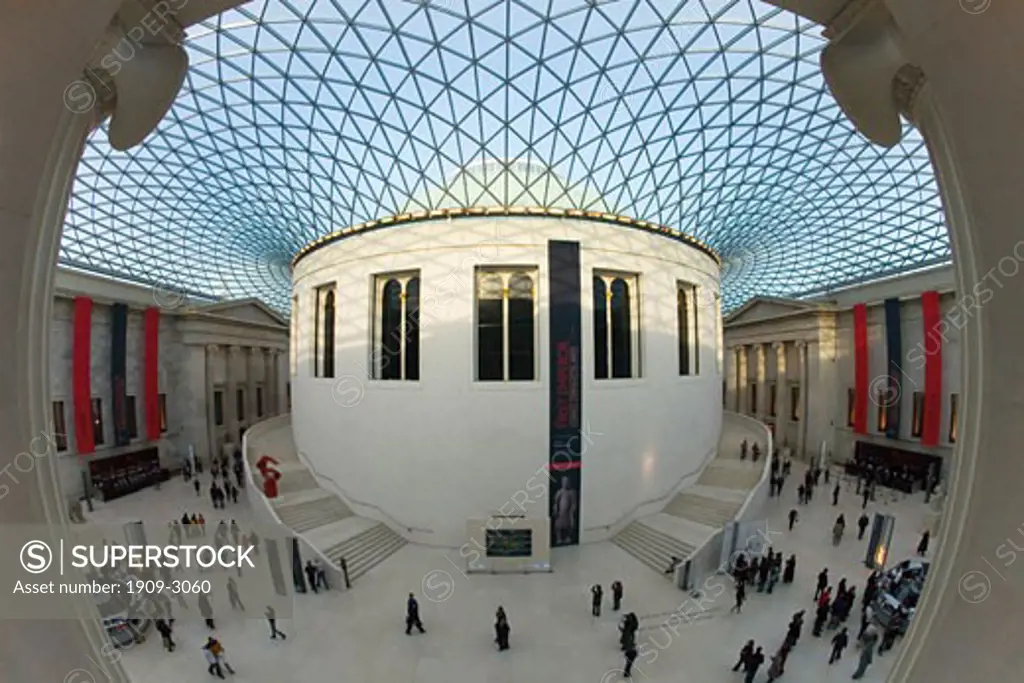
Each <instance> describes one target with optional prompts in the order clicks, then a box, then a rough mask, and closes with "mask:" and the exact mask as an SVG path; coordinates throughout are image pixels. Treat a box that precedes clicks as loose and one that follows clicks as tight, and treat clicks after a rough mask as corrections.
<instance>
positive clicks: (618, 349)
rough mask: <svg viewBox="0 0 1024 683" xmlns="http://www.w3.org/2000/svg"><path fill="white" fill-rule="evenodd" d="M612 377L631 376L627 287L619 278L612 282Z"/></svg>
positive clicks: (629, 318)
mask: <svg viewBox="0 0 1024 683" xmlns="http://www.w3.org/2000/svg"><path fill="white" fill-rule="evenodd" d="M611 303H612V305H611V309H612V314H611V319H612V335H611V336H612V377H632V376H633V367H632V366H633V349H632V346H633V339H632V335H633V333H632V330H631V325H630V323H631V315H630V300H629V285H628V284H627V283H626V281H625V280H623V279H622V278H620V277H617V278H615V279H614V280H612V298H611Z"/></svg>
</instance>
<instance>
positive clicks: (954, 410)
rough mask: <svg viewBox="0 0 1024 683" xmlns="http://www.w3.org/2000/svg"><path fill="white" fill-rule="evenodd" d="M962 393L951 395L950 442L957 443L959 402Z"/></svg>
mask: <svg viewBox="0 0 1024 683" xmlns="http://www.w3.org/2000/svg"><path fill="white" fill-rule="evenodd" d="M959 403H960V395H959V394H950V395H949V442H950V443H956V437H957V430H958V427H957V423H958V422H959V421H960V414H959V413H960V411H959V405H958V404H959Z"/></svg>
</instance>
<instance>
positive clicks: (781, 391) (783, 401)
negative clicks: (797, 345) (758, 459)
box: [772, 342, 789, 450]
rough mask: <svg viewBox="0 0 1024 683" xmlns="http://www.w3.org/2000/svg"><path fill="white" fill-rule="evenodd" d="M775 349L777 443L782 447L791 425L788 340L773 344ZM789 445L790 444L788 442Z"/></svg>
mask: <svg viewBox="0 0 1024 683" xmlns="http://www.w3.org/2000/svg"><path fill="white" fill-rule="evenodd" d="M772 349H774V350H775V442H776V443H775V445H776V446H778V447H779V449H780V450H781V449H782V446H783V444H784V442H785V441H786V430H787V429H788V427H789V382H788V379H787V377H786V342H775V343H774V344H772ZM787 445H788V444H787Z"/></svg>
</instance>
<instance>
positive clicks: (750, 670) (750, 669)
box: [743, 648, 764, 683]
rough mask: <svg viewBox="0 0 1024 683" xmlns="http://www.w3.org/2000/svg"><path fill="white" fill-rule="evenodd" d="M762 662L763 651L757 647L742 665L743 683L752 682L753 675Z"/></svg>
mask: <svg viewBox="0 0 1024 683" xmlns="http://www.w3.org/2000/svg"><path fill="white" fill-rule="evenodd" d="M762 664H764V653H762V652H761V648H757V650H755V651H754V654H752V655H750V657H749V658H748V659H747V663H746V664H745V665H744V666H743V672H744V674H745V676H744V677H743V683H754V676H756V675H757V670H758V669H760V668H761V665H762Z"/></svg>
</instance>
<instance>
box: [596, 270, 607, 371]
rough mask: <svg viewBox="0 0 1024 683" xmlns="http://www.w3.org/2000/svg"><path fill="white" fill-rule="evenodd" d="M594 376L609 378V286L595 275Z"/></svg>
mask: <svg viewBox="0 0 1024 683" xmlns="http://www.w3.org/2000/svg"><path fill="white" fill-rule="evenodd" d="M594 377H596V378H597V379H608V286H607V285H606V284H605V282H604V278H602V277H599V276H597V275H595V276H594Z"/></svg>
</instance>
